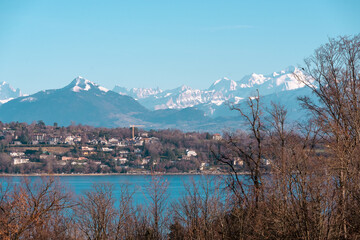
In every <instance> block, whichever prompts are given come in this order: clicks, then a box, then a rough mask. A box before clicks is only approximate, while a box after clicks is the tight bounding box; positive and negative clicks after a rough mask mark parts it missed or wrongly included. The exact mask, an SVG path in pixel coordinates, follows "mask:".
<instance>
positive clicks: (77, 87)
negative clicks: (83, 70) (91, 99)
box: [67, 76, 109, 92]
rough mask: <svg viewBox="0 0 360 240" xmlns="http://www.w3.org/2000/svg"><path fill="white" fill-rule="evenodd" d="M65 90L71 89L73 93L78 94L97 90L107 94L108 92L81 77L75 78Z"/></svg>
mask: <svg viewBox="0 0 360 240" xmlns="http://www.w3.org/2000/svg"><path fill="white" fill-rule="evenodd" d="M67 88H71V90H72V91H73V92H80V91H89V90H98V91H102V92H108V91H109V90H108V89H106V88H104V87H101V86H99V85H97V84H96V83H93V82H91V81H89V80H87V79H85V78H83V77H81V76H78V77H77V78H75V79H74V80H73V81H72V82H71V83H70V84H69V85H68V86H67Z"/></svg>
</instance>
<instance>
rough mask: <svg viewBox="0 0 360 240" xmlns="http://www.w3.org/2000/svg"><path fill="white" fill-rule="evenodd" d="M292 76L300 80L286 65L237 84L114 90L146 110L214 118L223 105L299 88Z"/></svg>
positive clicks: (224, 82) (226, 81) (221, 82)
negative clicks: (197, 112)
mask: <svg viewBox="0 0 360 240" xmlns="http://www.w3.org/2000/svg"><path fill="white" fill-rule="evenodd" d="M295 75H298V76H300V77H303V76H304V74H303V72H301V71H300V70H299V69H298V68H296V67H293V66H290V67H288V68H286V69H285V70H282V71H279V72H274V73H272V74H268V75H263V74H256V73H253V74H251V75H248V76H245V77H243V78H242V79H241V80H240V81H234V80H231V79H229V78H225V77H224V78H221V79H218V80H216V81H215V82H214V83H213V84H212V85H211V86H210V87H209V88H208V89H205V90H199V89H192V88H190V87H188V86H181V87H178V88H175V89H171V90H165V91H162V90H159V89H157V91H155V90H154V89H152V88H150V89H139V88H137V89H136V88H135V89H131V90H127V89H125V88H121V87H119V86H116V87H115V88H114V91H116V92H118V93H121V94H126V95H129V96H132V97H134V98H136V99H138V101H139V102H140V103H141V104H142V105H144V106H145V107H147V108H149V109H150V110H157V109H183V108H187V107H194V106H199V107H200V108H201V109H202V110H204V111H205V113H206V115H208V116H213V115H216V111H217V109H219V107H218V106H221V105H223V104H224V103H226V102H228V101H229V102H234V103H239V102H241V101H243V100H244V99H246V98H247V97H250V96H253V95H254V94H256V90H258V91H259V93H260V95H261V96H266V95H269V94H275V93H279V92H282V91H290V90H295V89H299V88H303V87H304V84H302V83H299V82H298V80H297V78H296V77H295Z"/></svg>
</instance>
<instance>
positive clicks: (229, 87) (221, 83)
mask: <svg viewBox="0 0 360 240" xmlns="http://www.w3.org/2000/svg"><path fill="white" fill-rule="evenodd" d="M236 88H237V83H236V82H235V81H234V80H231V79H228V78H227V77H223V78H221V79H219V80H216V81H215V82H214V83H213V84H212V85H211V86H210V87H209V89H208V90H210V91H212V90H213V91H221V92H230V91H235V90H236Z"/></svg>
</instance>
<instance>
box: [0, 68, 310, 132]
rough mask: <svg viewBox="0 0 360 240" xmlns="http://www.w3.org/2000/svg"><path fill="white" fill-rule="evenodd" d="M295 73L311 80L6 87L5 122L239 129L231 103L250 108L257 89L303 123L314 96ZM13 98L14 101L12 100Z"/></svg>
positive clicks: (1, 97) (278, 77)
mask: <svg viewBox="0 0 360 240" xmlns="http://www.w3.org/2000/svg"><path fill="white" fill-rule="evenodd" d="M295 74H296V75H298V76H301V77H306V76H305V75H304V74H303V72H301V71H300V70H299V69H297V68H295V67H288V68H287V69H285V70H283V71H280V72H274V73H272V74H268V75H262V74H255V73H253V74H251V75H248V76H245V77H243V78H242V79H241V80H239V81H234V80H231V79H228V78H225V77H224V78H221V79H218V80H216V81H215V82H214V83H213V84H211V85H210V87H208V88H207V89H203V90H200V89H193V88H191V87H188V86H180V87H178V88H175V89H171V90H162V89H159V88H132V89H126V88H124V87H121V86H115V87H114V88H113V90H108V89H106V88H104V87H101V86H99V85H98V84H96V83H93V82H91V81H89V80H87V79H85V78H83V77H77V78H75V79H74V80H73V81H72V82H71V83H70V84H68V85H67V86H65V87H63V88H61V89H54V90H44V91H40V92H38V93H35V94H32V95H29V96H25V95H23V94H22V93H21V91H20V90H19V89H17V90H14V89H13V88H11V87H10V85H8V84H7V83H3V84H2V85H1V88H0V101H1V102H2V103H4V104H2V105H1V106H0V121H3V122H11V121H19V122H28V123H31V122H33V121H38V120H43V121H44V122H45V123H47V124H53V123H54V122H57V123H58V124H59V125H65V126H66V125H69V124H71V123H76V124H78V123H81V124H87V125H92V126H97V127H99V126H102V127H118V126H120V127H126V126H129V125H130V124H141V125H144V126H145V127H146V128H155V129H158V128H179V129H182V130H185V131H193V130H205V131H221V130H222V129H224V128H231V129H235V128H239V127H240V126H241V125H240V124H241V120H240V118H239V114H238V113H237V112H236V111H230V110H229V106H228V105H229V104H239V105H240V106H241V105H242V104H245V103H246V101H245V100H246V99H248V97H252V96H254V95H255V94H256V91H257V90H258V91H259V93H260V96H261V99H262V103H263V105H264V108H267V107H269V106H270V103H271V102H276V103H281V104H283V105H285V107H287V109H288V112H289V114H288V115H289V118H290V119H293V120H298V119H300V118H301V117H304V116H305V115H306V114H305V113H304V111H303V110H302V109H301V107H300V105H299V103H298V101H297V97H298V96H304V95H308V96H311V91H310V90H309V89H308V88H306V87H304V85H303V84H302V83H299V82H298V81H297V79H296V78H295ZM11 98H13V99H12V100H11Z"/></svg>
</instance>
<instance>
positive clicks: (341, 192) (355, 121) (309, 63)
mask: <svg viewBox="0 0 360 240" xmlns="http://www.w3.org/2000/svg"><path fill="white" fill-rule="evenodd" d="M305 63H306V67H305V68H304V71H305V72H306V73H307V75H308V76H310V77H307V78H301V77H300V76H297V77H298V79H299V80H300V81H301V82H303V83H305V84H306V85H307V86H308V87H310V88H311V89H312V91H313V93H314V94H315V96H316V97H317V101H313V100H311V99H310V98H309V97H303V98H301V100H302V102H303V105H304V106H305V107H306V108H307V109H309V110H310V111H311V112H312V113H313V115H314V117H315V119H316V120H317V123H318V126H320V127H321V129H322V131H323V133H324V136H325V138H324V139H325V140H326V141H327V145H328V146H329V148H328V151H329V153H331V155H329V157H331V158H332V162H331V166H330V169H329V170H330V174H332V175H334V176H335V177H337V179H338V180H337V181H336V187H337V189H338V191H337V198H338V203H337V206H338V208H337V211H338V213H339V218H338V222H339V223H341V224H340V225H341V227H339V229H338V232H339V236H338V237H340V238H345V239H347V238H349V237H350V235H349V233H350V232H353V231H355V230H356V228H355V226H359V225H358V224H356V225H352V224H350V222H349V220H350V219H351V218H352V216H350V215H349V213H350V212H351V208H352V206H351V203H352V202H353V201H354V200H356V199H358V196H357V195H354V193H356V194H357V193H358V191H357V190H355V189H357V188H358V186H357V185H358V184H357V182H358V180H359V170H360V168H359V166H360V161H359V160H360V159H359V141H360V101H359V94H360V35H356V36H354V37H339V38H337V39H333V38H332V39H329V42H328V43H327V44H325V45H323V46H321V47H320V48H318V49H317V50H316V51H315V53H314V54H313V55H312V56H311V57H309V58H308V59H306V60H305Z"/></svg>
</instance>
